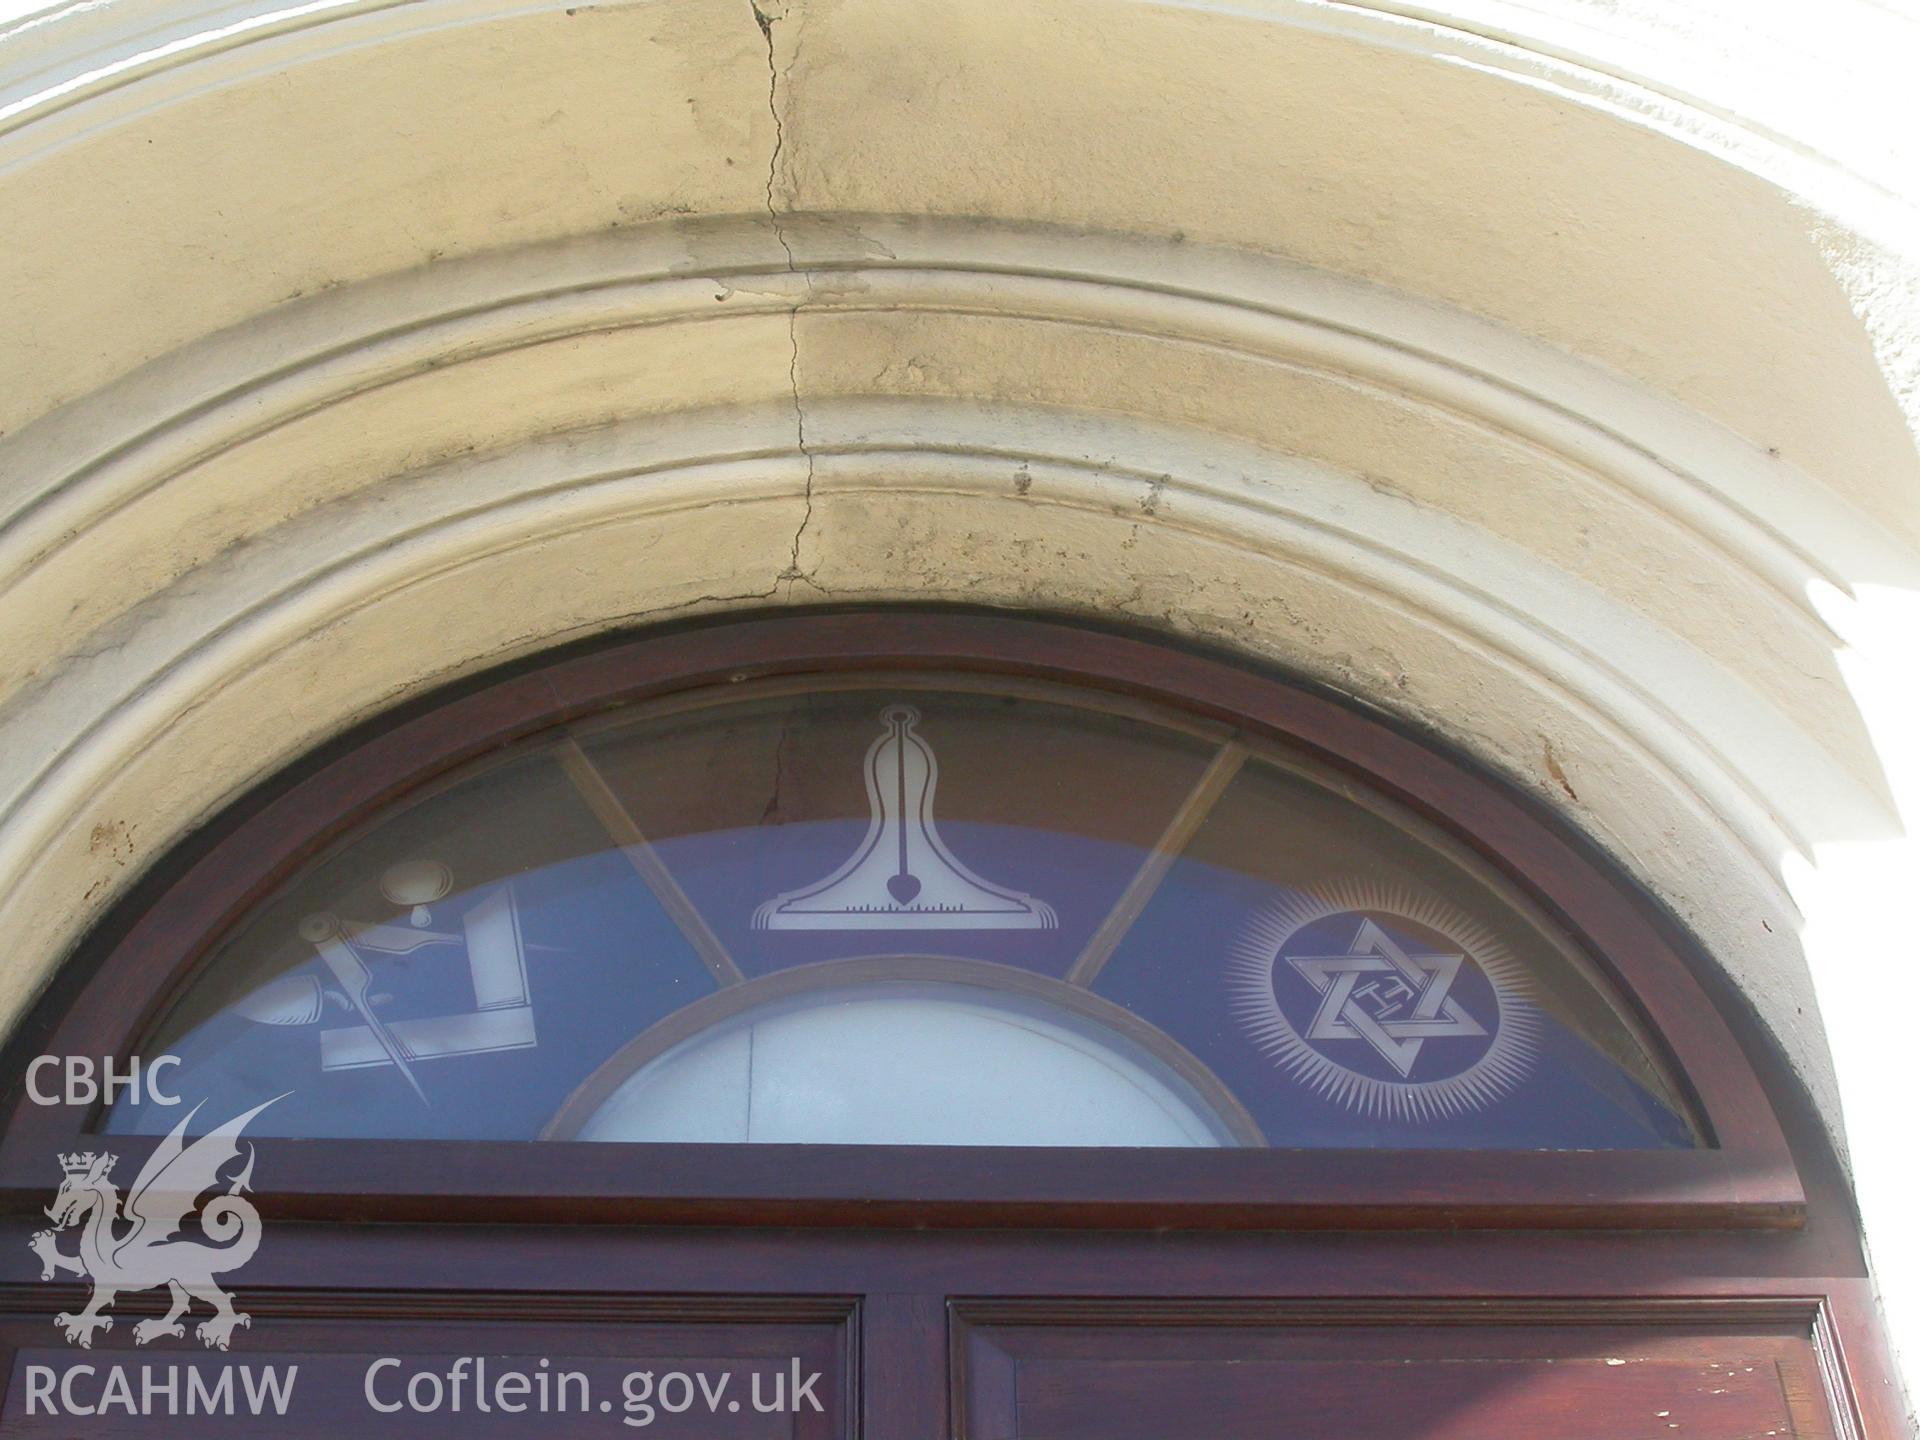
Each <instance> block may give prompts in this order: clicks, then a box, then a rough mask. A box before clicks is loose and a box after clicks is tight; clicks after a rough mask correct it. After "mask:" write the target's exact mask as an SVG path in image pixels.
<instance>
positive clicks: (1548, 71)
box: [0, 0, 1920, 1336]
mask: <svg viewBox="0 0 1920 1440" xmlns="http://www.w3.org/2000/svg"><path fill="white" fill-rule="evenodd" d="M1816 10H1817V14H1816ZM1916 55H1920V26H1917V25H1916V22H1915V20H1914V17H1913V16H1912V15H1911V14H1908V13H1904V12H1903V11H1901V10H1900V9H1899V8H1898V7H1892V6H1887V5H1874V4H1870V3H1866V0H1830V3H1828V4H1826V5H1823V6H1820V7H1803V6H1798V5H1793V6H1754V5H1735V4H1733V3H1732V0H1714V3H1712V4H1702V5H1693V6H1687V7H1671V6H1662V5H1655V4H1651V3H1648V4H1624V5H1618V4H1601V3H1598V0H1595V3H1579V0H1536V3H1530V4H1523V3H1500V0H1459V3H1456V4H1453V5H1449V6H1414V5H1390V4H1376V5H1360V4H1339V3H1316V0H1266V3H1257V4H1254V3H1250V4H1246V5H1241V6H1224V5H1199V4H1181V3H1170V0H1031V3H1024V4H1020V5H1013V4H1010V3H992V0H946V3H941V4H933V3H925V4H922V3H919V0H889V3H881V0H804V3H803V0H792V3H790V4H788V5H786V6H784V7H781V6H772V5H769V4H766V3H762V4H761V6H760V8H759V9H757V10H756V9H755V8H754V7H753V6H751V5H749V4H748V3H747V0H724V3H723V0H649V3H602V4H589V3H576V4H565V3H544V0H407V3H379V0H315V3H308V4H301V5H288V6H285V7H281V8H276V6H275V5H274V4H273V3H272V0H231V3H217V4H215V3H205V4H189V3H183V0H161V3H155V0H111V3H108V4H105V5H99V4H76V5H71V6H57V7H54V8H53V9H50V10H46V11H41V12H38V13H35V14H30V15H27V16H23V17H20V18H18V19H16V20H14V21H12V22H9V23H8V24H7V26H6V28H5V29H4V30H0V255H3V256H4V257H5V258H4V261H0V314H4V315H5V316H6V322H5V344H4V345H0V597H3V598H0V606H4V612H3V613H4V617H5V624H4V625H3V626H0V933H6V934H11V935H27V936H33V937H35V940H34V943H33V945H32V946H30V947H27V948H23V949H16V951H15V952H14V953H12V954H11V955H10V956H8V957H7V959H6V961H5V963H4V965H0V1012H4V1013H5V1014H6V1015H8V1016H14V1015H17V1014H18V1013H19V1011H20V1008H21V1007H22V1006H24V1005H26V1004H27V1003H28V1002H29V1001H30V999H31V997H32V995H33V994H34V992H35V990H36V989H37V987H38V985H39V984H40V983H41V982H42V980H43V979H44V978H45V975H46V974H47V973H48V971H49V969H50V968H51V967H53V966H55V965H57V964H58V963H59V961H60V960H61V958H62V957H63V956H64V955H65V953H66V952H67V951H68V949H69V948H70V947H71V945H72V944H73V942H74V941H75V939H76V938H77V937H78V936H79V935H80V934H82V933H83V932H84V931H85V929H86V927H87V926H88V925H89V924H90V923H91V922H92V921H93V920H95V919H96V918H97V917H98V916H99V915H100V914H101V913H102V912H103V910H104V908H105V907H106V906H107V905H109V904H110V903H111V902H112V901H113V900H114V899H115V898H116V897H117V896H119V895H120V894H122V893H124V891H125V889H126V887H127V886H128V885H129V884H130V883H131V882H132V881H133V880H134V879H135V878H137V876H138V875H139V874H140V873H141V872H142V870H143V868H144V867H145V866H146V865H147V864H148V863H150V862H151V861H152V860H153V859H154V858H155V857H156V856H158V855H159V854H161V853H163V852H164V851H165V850H166V849H167V847H168V846H169V845H170V844H172V843H173V842H174V841H176V840H177V839H179V838H180V837H181V836H183V835H185V834H187V833H189V832H190V831H191V829H192V828H193V827H194V826H195V825H196V824H197V823H198V822H200V821H202V820H204V819H205V818H206V817H207V816H208V815H210V814H211V813H212V812H213V811H215V810H216V809H217V808H218V807H219V806H220V805H221V804H223V803H224V802H225V801H227V800H229V799H231V798H232V797H233V796H235V795H237V794H238V793H240V792H241V791H243V790H244V789H245V788H247V787H248V786H249V785H251V784H253V783H255V782H256V781H258V780H259V779H260V778H262V777H264V776H265V775H268V774H270V773H271V772H272V771H273V770H275V769H276V768H278V767H279V766H281V765H283V764H285V763H286V762H288V761H289V760H291V759H293V758H294V757H296V756H298V755H299V754H301V753H302V752H303V751H305V750H307V749H309V748H311V747H312V746H313V745H315V744H316V743H318V742H320V741H322V740H324V739H326V738H327V737H329V736H331V735H334V734H337V733H339V732H340V731H341V730H342V729H343V728H345V727H346V726H348V725H350V724H352V723H354V722H355V721H357V720H359V719H362V718H364V717H366V716H368V715H370V714H372V713H374V712H377V711H378V710H379V709H381V708H382V707H384V706H387V705H390V704H392V703H393V702H394V701H396V700H397V699H400V698H402V697H405V696H408V695H411V694H416V693H419V692H421V691H422V690H424V689H426V688H429V687H431V686H433V685H436V684H439V683H441V682H443V681H445V680H447V679H449V678H452V677H455V676H458V675H460V674H463V673H469V672H471V671H473V670H476V669H479V668H483V667H485V666H487V665H490V664H493V663H496V662H498V661H499V660H501V659H503V658H505V657H508V656H512V655H516V654H522V653H527V652H530V651H533V650H536V649H539V648H541V647H544V646H547V645H550V644H553V643H555V642H556V641H559V640H563V639H567V638H573V637H577V636H580V635H583V634H588V633H592V632H595V631H598V630H602V629H606V628H609V627H613V626H619V625H627V624H633V623H639V622H644V621H646V620H649V619H652V618H656V617H662V616H668V615H680V614H687V613H693V612H697V611H703V610H719V609H723V608H728V607H735V608H744V607H750V606H764V605H782V604H789V603H796V602H798V603H807V602H814V601H818V600H821V599H823V598H830V599H850V598H862V597H870V598H874V599H903V598H914V599H962V600H968V601H975V602H978V601H985V602H989V603H996V604H1004V605H1009V606H1031V607H1040V608H1045V609H1048V610H1053V611H1065V612H1077V613H1095V614H1102V615H1109V616H1125V617H1129V618H1132V619H1135V620H1137V621H1140V622H1142V623H1145V624H1148V625H1152V626H1157V627H1161V628H1164V629H1167V630H1169V631H1174V632H1179V633H1185V634H1192V635H1197V636H1203V637H1205V638H1207V639H1209V640H1211V641H1214V642H1217V643H1220V644H1224V645H1228V646H1231V647H1234V648H1236V649H1239V650H1241V651H1243V652H1246V653H1249V654H1253V655H1257V656H1261V657H1266V658H1270V659H1272V660H1274V661H1277V662H1280V663H1283V664H1285V665H1288V666H1290V667H1293V668H1296V669H1298V670H1302V671H1304V672H1307V673H1309V674H1312V675H1315V676H1318V677H1321V678H1323V679H1325V680H1328V681H1330V682H1331V683H1333V684H1335V685H1337V686H1339V687H1341V688H1342V689H1345V690H1347V691H1349V692H1351V693H1354V694H1357V695H1359V696H1361V697H1363V698H1365V699H1367V700H1369V701H1371V702H1373V703H1376V704H1379V705H1381V706H1384V707H1386V708H1388V709H1391V710H1393V711H1395V712H1396V713H1399V714H1401V715H1403V716H1406V717H1408V718H1410V719H1412V720H1414V721H1415V722H1416V723H1419V724H1422V725H1424V726H1428V727H1431V728H1433V729H1436V730H1438V731H1439V732H1441V733H1443V734H1444V735H1446V736H1447V737H1449V738H1450V739H1451V740H1453V741H1454V742H1455V743H1457V744H1458V745H1460V746H1462V747H1463V748H1465V749H1466V750H1468V751H1469V752H1471V753H1473V754H1475V755H1477V756H1480V757H1481V758H1483V759H1485V760H1486V761H1488V762H1489V763H1491V764H1492V765H1494V766H1496V767H1497V768H1498V769H1499V770H1501V771H1502V772H1504V773H1505V774H1507V775H1508V776H1510V777H1512V778H1513V779H1515V780H1516V781H1517V782H1519V783H1521V784H1522V785H1525V786H1527V787H1529V788H1530V789H1532V790H1534V791H1535V792H1536V793H1538V794H1539V795H1541V796H1542V797H1543V798H1544V799H1545V800H1546V801H1548V802H1549V803H1550V804H1552V805H1554V806H1556V807H1557V808H1558V809H1560V810H1561V811H1562V812H1563V813H1564V814H1566V815H1567V816H1568V817H1569V818H1570V819H1572V820H1573V821H1574V823H1576V824H1577V825H1579V826H1580V827H1581V828H1583V829H1584V830H1586V831H1587V832H1588V833H1589V834H1591V835H1592V836H1594V837H1595V838H1596V839H1597V840H1598V841H1599V842H1600V843H1601V844H1602V845H1604V846H1605V847H1606V848H1607V849H1608V850H1610V851H1611V852H1612V853H1613V854H1614V855H1615V856H1617V857H1618V858H1619V859H1620V860H1621V862H1622V863H1623V864H1624V865H1626V866H1627V867H1628V868H1629V869H1630V870H1631V871H1632V872H1633V873H1634V874H1635V875H1637V876H1638V877H1640V878H1641V879H1642V880H1644V881H1645V882H1646V883H1647V884H1648V885H1649V886H1651V887H1652V888H1653V889H1654V890H1655V891H1656V892H1657V893H1658V894H1660V895H1661V896H1662V897H1663V898H1664V899H1665V900H1666V901H1667V902H1668V903H1669V904H1670V905H1671V906H1672V907H1673V908H1674V909H1675V910H1676V911H1677V912H1678V913H1679V914H1680V915H1681V916H1682V917H1683V918H1684V919H1685V920H1686V921H1687V922H1688V923H1689V924H1690V925H1691V926H1692V927H1693V928H1694V930H1695V931H1696V933H1697V934H1698V935H1699V936H1700V937H1701V939H1702V940H1703V941H1704V942H1705V944H1706V945H1707V946H1708V947H1709V949H1710V950H1711V951H1712V952H1713V954H1714V955H1715V957H1716V958H1717V960H1718V961H1719V963H1721V964H1722V965H1724V966H1725V967H1726V969H1727V970H1728V972H1729V973H1730V974H1731V975H1732V976H1733V978H1734V979H1735V980H1736V981H1737V982H1738V983H1739V985H1740V986H1741V987H1742V988H1743V989H1744V991H1745V992H1746V994H1747V995H1748V996H1750V997H1751V999H1752V1000H1753V1002H1754V1004H1755V1006H1756V1007H1757V1009H1758V1010H1759V1012H1760V1014H1761V1016H1762V1017H1763V1019H1764V1020H1765V1022H1766V1023H1767V1024H1768V1025H1769V1026H1770V1027H1771V1028H1772V1030H1773V1031H1774V1033H1775V1034H1776V1035H1777V1036H1778V1037H1779V1039H1780V1042H1781V1044H1782V1046H1783V1047H1784V1049H1785V1051H1786V1052H1787V1054H1788V1055H1789V1056H1790V1057H1791V1058H1792V1060H1793V1062H1794V1064H1795V1065H1796V1067H1797V1068H1798V1069H1799V1071H1800V1073H1801V1074H1802V1075H1803V1076H1804V1078H1805V1080H1806V1082H1807V1084H1808V1086H1809V1087H1810V1089H1811V1090H1812V1092H1813V1093H1814V1095H1815V1097H1816V1099H1817V1101H1818V1103H1819V1105H1820V1107H1821V1109H1822V1112H1823V1114H1824V1115H1825V1116H1826V1117H1827V1119H1828V1121H1829V1123H1830V1124H1831V1125H1832V1126H1833V1128H1834V1130H1835V1133H1836V1135H1838V1136H1841V1137H1842V1140H1843V1143H1848V1144H1850V1146H1851V1151H1850V1153H1851V1156H1852V1160H1853V1164H1854V1167H1855V1174H1856V1178H1857V1181H1858V1184H1859V1186H1860V1190H1861V1194H1862V1199H1863V1202H1864V1204H1865V1206H1866V1209H1867V1214H1868V1225H1869V1239H1870V1242H1871V1244H1872V1246H1873V1249H1874V1253H1875V1261H1876V1265H1877V1267H1878V1271H1879V1274H1880V1276H1881V1279H1882V1283H1883V1286H1884V1289H1885V1292H1886V1296H1887V1300H1888V1304H1889V1308H1890V1310H1891V1311H1892V1313H1893V1318H1894V1324H1895V1329H1896V1335H1900V1334H1905V1335H1908V1336H1911V1334H1912V1332H1913V1331H1914V1329H1915V1328H1916V1327H1917V1326H1920V1315H1917V1316H1915V1317H1914V1318H1913V1319H1908V1318H1907V1317H1906V1313H1905V1312H1906V1311H1907V1310H1908V1309H1914V1310H1920V1248H1916V1247H1915V1246H1914V1245H1913V1244H1912V1243H1911V1242H1908V1241H1907V1240H1906V1239H1905V1235H1906V1227H1904V1226H1903V1225H1902V1224H1901V1223H1900V1211H1901V1208H1902V1206H1903V1204H1905V1203H1906V1200H1905V1197H1904V1195H1903V1185H1904V1184H1905V1183H1906V1180H1905V1176H1904V1173H1903V1172H1904V1169H1905V1168H1906V1165H1907V1153H1906V1151H1907V1146H1908V1143H1909V1138H1908V1137H1909V1133H1910V1129H1911V1126H1910V1123H1909V1121H1908V1120H1907V1118H1906V1114H1905V1111H1904V1107H1903V1106H1902V1105H1901V1103H1900V1096H1901V1095H1902V1094H1903V1093H1904V1090H1905V1089H1906V1083H1905V1082H1904V1080H1902V1079H1901V1071H1900V1069H1899V1068H1898V1061H1899V1059H1900V1057H1901V1055H1902V1053H1903V1047H1906V1046H1907V1041H1906V1037H1905V1034H1904V1031H1903V1029H1902V1028H1901V1024H1900V1019H1899V1017H1900V1016H1901V1015H1902V1014H1903V1013H1904V1007H1903V1004H1889V1003H1888V997H1890V996H1892V997H1899V996H1903V995H1904V994H1905V993H1906V990H1907V989H1908V988H1910V987H1908V986H1907V982H1906V976H1905V969H1906V968H1907V967H1908V966H1909V965H1911V963H1912V962H1913V960H1914V956H1913V946H1912V942H1911V939H1910V938H1909V937H1910V926H1909V925H1906V924H1905V916H1904V913H1903V901H1904V898H1905V895H1906V892H1907V891H1908V890H1910V889H1911V886H1912V883H1913V877H1914V874H1915V872H1916V868H1920V866H1917V865H1916V848H1915V846H1914V844H1913V841H1912V839H1911V838H1910V832H1911V831H1912V829H1913V826H1914V824H1915V819H1916V815H1917V814H1920V755H1916V749H1917V748H1920V746H1916V739H1915V730H1916V727H1915V726H1914V725H1913V724H1912V722H1911V720H1910V718H1909V717H1910V716H1911V714H1912V707H1913V705H1914V702H1915V701H1916V699H1920V689H1917V687H1916V686H1915V683H1914V678H1913V677H1914V675H1915V673H1916V672H1915V662H1916V660H1917V659H1920V654H1917V653H1916V652H1917V650H1920V644H1917V643H1916V638H1915V637H1916V635H1920V600H1916V596H1917V595H1920V452H1917V451H1916V442H1915V436H1916V425H1917V424H1920V281H1917V280H1916V274H1917V273H1920V271H1917V268H1916V267H1920V228H1917V227H1916V225H1915V222H1914V211H1913V208H1912V207H1913V202H1914V199H1915V171H1914V168H1913V165H1914V153H1913V146H1914V137H1915V136H1916V135H1920V114H1916V113H1915V111H1916V108H1917V107H1916V102H1915V99H1914V87H1912V86H1911V84H1910V83H1906V79H1905V75H1906V72H1907V71H1910V69H1911V65H1912V62H1913V59H1914V57H1915V56H1916Z"/></svg>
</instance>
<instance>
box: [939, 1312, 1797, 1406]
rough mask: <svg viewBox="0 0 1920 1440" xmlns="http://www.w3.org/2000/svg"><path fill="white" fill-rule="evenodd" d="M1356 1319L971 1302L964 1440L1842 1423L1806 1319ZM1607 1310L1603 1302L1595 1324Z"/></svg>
mask: <svg viewBox="0 0 1920 1440" xmlns="http://www.w3.org/2000/svg"><path fill="white" fill-rule="evenodd" d="M1402 1308H1403V1311H1404V1318H1405V1320H1406V1321H1409V1322H1413V1323H1393V1318H1392V1317H1391V1315H1390V1313H1389V1312H1384V1311H1382V1310H1381V1309H1380V1308H1378V1307H1368V1308H1365V1309H1358V1308H1356V1309H1355V1310H1354V1311H1353V1313H1352V1314H1351V1315H1350V1316H1349V1317H1345V1321H1344V1323H1342V1321H1341V1320H1340V1319H1338V1318H1334V1319H1333V1320H1332V1323H1329V1319H1330V1317H1329V1316H1328V1315H1327V1313H1326V1311H1325V1310H1324V1308H1323V1309H1322V1310H1321V1311H1320V1312H1319V1313H1318V1314H1317V1315H1314V1316H1311V1317H1307V1316H1302V1317H1301V1319H1300V1320H1298V1321H1297V1322H1294V1323H1289V1321H1288V1319H1287V1318H1286V1317H1285V1316H1284V1315H1281V1314H1276V1313H1274V1311H1273V1310H1272V1308H1271V1307H1269V1308H1268V1315H1267V1317H1266V1318H1261V1317H1258V1316H1255V1315H1250V1314H1249V1313H1248V1311H1247V1309H1246V1307H1238V1306H1235V1305H1233V1304H1232V1303H1231V1302H1222V1303H1221V1304H1220V1305H1218V1306H1215V1307H1209V1306H1207V1305H1206V1304H1205V1303H1204V1302H1202V1303H1200V1304H1197V1305H1188V1306H1184V1307H1180V1309H1179V1310H1178V1311H1175V1310H1173V1309H1172V1308H1171V1307H1167V1306H1163V1305H1161V1306H1156V1305H1152V1304H1145V1305H1142V1306H1138V1307H1132V1308H1131V1309H1129V1307H1126V1306H1124V1305H1118V1306H1112V1307H1100V1308H1098V1309H1096V1310H1093V1311H1085V1310H1084V1307H1073V1309H1075V1310H1082V1311H1083V1312H1084V1313H1080V1314H1074V1313H1073V1310H1069V1309H1064V1308H1062V1307H1054V1309H1053V1311H1052V1313H1051V1314H1049V1311H1048V1308H1047V1307H1046V1305H1045V1302H1037V1303H1036V1302H1015V1303H1007V1302H996V1303H992V1304H981V1303H978V1302H976V1303H973V1304H970V1305H969V1304H963V1305H961V1306H960V1307H958V1309H957V1314H956V1326H955V1358H956V1362H957V1365H958V1371H959V1373H958V1374H957V1375H956V1385H955V1389H956V1395H957V1396H958V1397H959V1400H958V1407H957V1408H958V1411H959V1414H958V1416H957V1419H956V1434H958V1435H960V1436H963V1437H965V1440H1188V1437H1191V1436H1195V1435H1205V1436H1206V1437H1208V1440H1273V1437H1276V1436H1284V1437H1285V1440H1366V1437H1370V1436H1379V1437H1386V1436H1391V1437H1393V1440H1780V1437H1786V1436H1797V1437H1821V1440H1825V1437H1831V1436H1833V1435H1834V1433H1835V1432H1834V1428H1833V1424H1832V1419H1831V1411H1830V1408H1829V1406H1828V1402H1827V1398H1826V1394H1825V1391H1824V1389H1823V1386H1822V1382H1821V1379H1820V1369H1819V1364H1818V1359H1817V1356H1816V1353H1815V1350H1814V1346H1813V1343H1812V1339H1811V1330H1810V1326H1809V1325H1808V1324H1807V1323H1803V1322H1795V1321H1792V1320H1787V1321H1786V1322H1785V1323H1775V1322H1769V1323H1766V1324H1758V1325H1756V1324H1752V1323H1750V1322H1749V1323H1746V1324H1741V1323H1722V1322H1716V1321H1715V1319H1714V1318H1713V1316H1712V1315H1711V1314H1710V1313H1707V1312H1704V1311H1696V1312H1695V1313H1694V1315H1693V1316H1692V1317H1691V1318H1690V1319H1679V1320H1677V1321H1667V1320H1663V1321H1661V1322H1660V1323H1653V1324H1650V1323H1640V1324H1607V1323H1584V1322H1582V1321H1581V1320H1580V1319H1578V1318H1577V1317H1576V1318H1572V1319H1570V1318H1568V1316H1567V1313H1566V1312H1565V1311H1564V1309H1563V1310H1562V1312H1561V1313H1560V1314H1559V1315H1557V1316H1556V1317H1554V1318H1552V1319H1543V1320H1542V1321H1539V1322H1535V1323H1507V1324H1502V1323H1486V1322H1487V1321H1489V1320H1494V1321H1497V1320H1498V1319H1499V1318H1501V1317H1500V1316H1499V1313H1498V1312H1499V1310H1500V1309H1501V1308H1504V1307H1500V1306H1485V1307H1480V1308H1479V1310H1478V1312H1477V1314H1470V1313H1468V1312H1464V1311H1463V1312H1459V1313H1455V1314H1451V1315H1446V1316H1444V1318H1441V1319H1440V1323H1428V1324H1422V1323H1418V1320H1419V1319H1420V1318H1421V1311H1422V1310H1423V1309H1426V1310H1430V1309H1431V1308H1432V1307H1427V1306H1418V1305H1413V1304H1409V1305H1407V1306H1405V1307H1402ZM1600 1318H1601V1317H1600V1316H1598V1315H1596V1316H1594V1317H1593V1319H1594V1320H1599V1319H1600Z"/></svg>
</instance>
